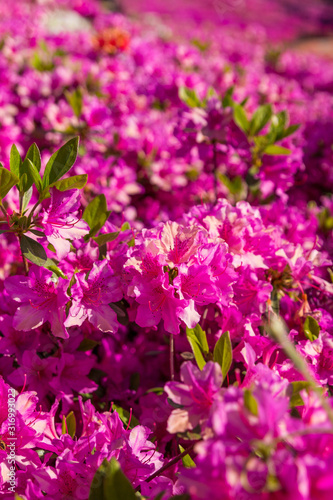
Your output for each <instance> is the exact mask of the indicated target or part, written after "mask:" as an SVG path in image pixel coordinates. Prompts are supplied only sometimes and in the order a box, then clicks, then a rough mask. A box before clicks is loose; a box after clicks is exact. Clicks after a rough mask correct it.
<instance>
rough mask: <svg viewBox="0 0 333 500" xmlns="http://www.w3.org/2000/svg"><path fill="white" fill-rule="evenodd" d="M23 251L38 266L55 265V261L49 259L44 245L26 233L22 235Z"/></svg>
mask: <svg viewBox="0 0 333 500" xmlns="http://www.w3.org/2000/svg"><path fill="white" fill-rule="evenodd" d="M21 251H22V254H23V255H24V256H25V258H26V259H28V260H30V261H31V262H33V263H34V264H36V265H37V266H42V267H47V266H48V265H50V266H52V265H54V262H53V261H52V260H51V259H48V257H47V255H46V252H45V249H44V247H43V246H42V245H41V244H40V243H38V242H37V241H35V240H33V239H32V238H29V236H25V235H24V234H22V236H21Z"/></svg>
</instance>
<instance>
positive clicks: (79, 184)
mask: <svg viewBox="0 0 333 500" xmlns="http://www.w3.org/2000/svg"><path fill="white" fill-rule="evenodd" d="M87 180H88V174H81V175H73V176H72V177H67V178H66V179H61V180H60V181H57V182H54V183H53V184H52V185H51V187H55V188H57V189H58V190H59V191H68V190H69V189H82V188H84V186H85V185H86V184H87Z"/></svg>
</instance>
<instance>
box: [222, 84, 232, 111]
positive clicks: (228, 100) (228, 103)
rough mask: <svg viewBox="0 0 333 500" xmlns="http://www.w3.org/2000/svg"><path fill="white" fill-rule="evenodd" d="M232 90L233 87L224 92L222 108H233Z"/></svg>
mask: <svg viewBox="0 0 333 500" xmlns="http://www.w3.org/2000/svg"><path fill="white" fill-rule="evenodd" d="M234 90H235V87H234V86H232V87H229V88H228V90H227V91H226V93H225V94H224V96H223V99H222V106H223V107H224V108H228V107H232V106H233V104H234V100H233V98H232V94H233V93H234Z"/></svg>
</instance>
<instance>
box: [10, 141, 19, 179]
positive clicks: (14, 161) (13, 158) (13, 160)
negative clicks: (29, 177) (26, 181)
mask: <svg viewBox="0 0 333 500" xmlns="http://www.w3.org/2000/svg"><path fill="white" fill-rule="evenodd" d="M21 164H22V159H21V155H20V153H19V152H18V149H17V147H16V146H15V144H13V145H12V147H11V150H10V158H9V165H10V171H11V172H13V174H15V175H16V176H17V177H20V167H21Z"/></svg>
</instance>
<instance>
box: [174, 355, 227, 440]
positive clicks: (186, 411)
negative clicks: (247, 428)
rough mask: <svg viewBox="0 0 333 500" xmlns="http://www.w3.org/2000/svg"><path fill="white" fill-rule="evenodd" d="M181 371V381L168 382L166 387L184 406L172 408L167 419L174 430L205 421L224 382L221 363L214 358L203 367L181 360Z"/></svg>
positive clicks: (180, 430)
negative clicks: (213, 360)
mask: <svg viewBox="0 0 333 500" xmlns="http://www.w3.org/2000/svg"><path fill="white" fill-rule="evenodd" d="M180 372H181V375H180V378H181V382H168V383H167V384H166V385H165V387H164V390H165V392H166V393H167V395H168V396H169V398H170V399H171V400H172V401H173V402H174V403H176V404H177V405H180V406H181V407H182V408H177V409H175V410H173V412H172V413H171V415H170V417H169V419H168V431H169V432H171V433H175V432H185V431H186V430H191V429H194V428H195V427H196V426H197V425H198V424H200V425H204V424H205V422H206V421H207V419H208V417H209V412H210V409H211V407H212V405H213V402H214V400H215V399H216V397H217V396H218V394H219V393H220V391H221V385H222V371H221V367H220V366H219V365H218V363H213V362H212V361H209V362H208V363H207V364H206V365H205V366H204V368H203V370H202V371H200V370H199V368H197V367H196V366H194V365H193V364H192V363H191V362H190V361H187V362H186V363H183V364H182V367H181V370H180Z"/></svg>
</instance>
